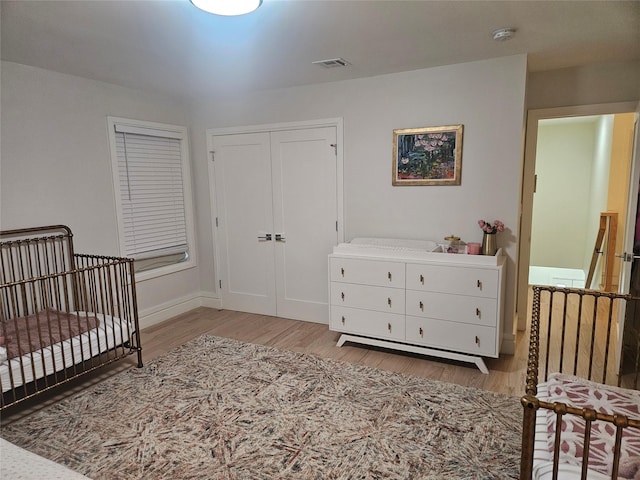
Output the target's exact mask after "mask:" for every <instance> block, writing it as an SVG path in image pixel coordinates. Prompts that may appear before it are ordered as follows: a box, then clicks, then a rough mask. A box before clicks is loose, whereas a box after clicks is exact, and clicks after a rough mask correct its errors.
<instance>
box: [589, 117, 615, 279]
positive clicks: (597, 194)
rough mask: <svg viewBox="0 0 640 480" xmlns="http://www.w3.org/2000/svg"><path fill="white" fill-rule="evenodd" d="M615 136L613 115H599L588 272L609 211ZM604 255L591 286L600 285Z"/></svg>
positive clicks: (593, 177)
mask: <svg viewBox="0 0 640 480" xmlns="http://www.w3.org/2000/svg"><path fill="white" fill-rule="evenodd" d="M612 138H613V115H603V116H601V117H599V119H598V123H597V125H596V132H595V151H594V155H593V174H592V176H591V196H590V199H589V200H590V202H589V211H588V217H587V221H588V228H587V234H586V236H585V256H584V269H585V271H586V272H587V273H588V272H589V267H590V265H591V258H592V256H593V249H594V247H595V241H596V236H597V235H598V229H599V228H600V214H601V213H602V212H606V211H607V203H608V199H609V196H608V193H609V172H610V171H611V140H612ZM602 258H603V257H602V256H600V261H598V263H597V268H596V270H595V273H594V275H593V281H592V285H587V287H589V288H591V287H592V286H594V285H598V283H597V282H599V279H600V274H601V272H602V266H603V265H602V263H603V262H602Z"/></svg>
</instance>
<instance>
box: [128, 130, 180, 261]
mask: <svg viewBox="0 0 640 480" xmlns="http://www.w3.org/2000/svg"><path fill="white" fill-rule="evenodd" d="M176 137H178V138H176ZM179 137H180V135H176V134H175V132H163V131H159V130H155V129H144V128H140V127H134V128H131V127H128V126H126V125H125V126H122V125H119V124H115V143H116V154H117V163H118V178H119V187H120V191H119V194H120V204H121V213H122V224H123V225H122V227H123V228H124V248H125V252H124V254H125V255H126V256H128V257H132V258H135V259H144V258H152V257H158V256H161V255H170V254H174V253H183V252H188V238H187V221H186V214H185V192H184V183H183V158H182V151H183V150H182V146H181V142H182V141H184V140H183V139H181V138H179Z"/></svg>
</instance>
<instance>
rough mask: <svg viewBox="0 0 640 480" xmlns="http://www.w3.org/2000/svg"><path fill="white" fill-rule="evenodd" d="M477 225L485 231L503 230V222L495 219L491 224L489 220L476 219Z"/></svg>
mask: <svg viewBox="0 0 640 480" xmlns="http://www.w3.org/2000/svg"><path fill="white" fill-rule="evenodd" d="M478 225H479V226H480V229H481V230H482V231H483V232H485V233H496V232H504V223H502V222H501V221H500V220H496V221H494V222H493V225H492V224H490V223H489V222H485V221H484V220H478Z"/></svg>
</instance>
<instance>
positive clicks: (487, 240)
mask: <svg viewBox="0 0 640 480" xmlns="http://www.w3.org/2000/svg"><path fill="white" fill-rule="evenodd" d="M478 225H479V226H480V229H481V230H482V231H483V233H484V235H483V236H482V255H495V254H496V251H497V250H498V243H497V241H496V236H497V234H498V232H504V223H502V222H501V221H500V220H496V221H494V222H493V223H489V222H486V221H484V220H478Z"/></svg>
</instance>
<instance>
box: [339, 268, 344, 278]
mask: <svg viewBox="0 0 640 480" xmlns="http://www.w3.org/2000/svg"><path fill="white" fill-rule="evenodd" d="M340 273H341V274H342V276H343V277H344V268H341V269H340Z"/></svg>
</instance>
